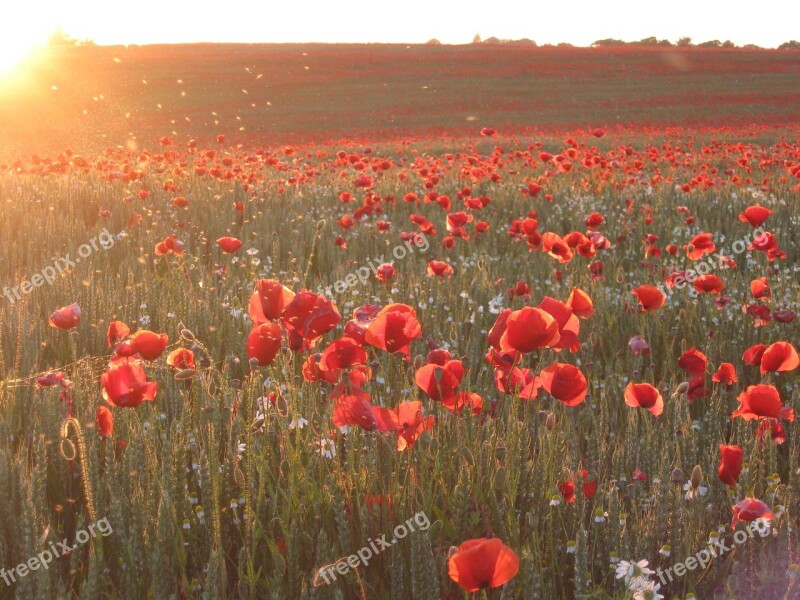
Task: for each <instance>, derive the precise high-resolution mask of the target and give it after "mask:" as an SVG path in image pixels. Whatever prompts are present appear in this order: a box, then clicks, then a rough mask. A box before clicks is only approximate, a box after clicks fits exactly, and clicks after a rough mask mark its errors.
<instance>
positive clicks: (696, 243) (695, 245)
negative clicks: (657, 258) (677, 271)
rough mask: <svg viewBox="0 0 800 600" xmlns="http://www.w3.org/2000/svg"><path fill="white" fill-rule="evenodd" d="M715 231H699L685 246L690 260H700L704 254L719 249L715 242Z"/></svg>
mask: <svg viewBox="0 0 800 600" xmlns="http://www.w3.org/2000/svg"><path fill="white" fill-rule="evenodd" d="M713 237H714V234H713V233H698V234H697V235H696V236H694V237H693V238H692V240H691V241H690V242H689V243H688V244H687V245H685V246H684V247H683V248H684V250H686V256H688V257H689V259H690V260H700V259H701V258H702V257H703V255H704V254H711V253H712V252H714V250H716V249H717V246H716V245H715V244H714V242H713Z"/></svg>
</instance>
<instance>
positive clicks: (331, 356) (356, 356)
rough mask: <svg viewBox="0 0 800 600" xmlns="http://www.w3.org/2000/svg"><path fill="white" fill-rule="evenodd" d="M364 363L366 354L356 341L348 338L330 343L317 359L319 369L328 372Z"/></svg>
mask: <svg viewBox="0 0 800 600" xmlns="http://www.w3.org/2000/svg"><path fill="white" fill-rule="evenodd" d="M366 361H367V352H366V351H365V350H364V348H362V347H361V345H360V344H359V343H358V342H357V341H356V340H354V339H352V338H349V337H344V338H341V339H338V340H336V341H333V342H331V343H330V344H329V345H328V347H327V348H325V350H324V351H323V352H322V354H321V355H320V358H319V364H320V368H321V369H322V370H328V371H334V370H337V369H346V368H348V367H352V366H353V365H359V364H364V363H365V362H366Z"/></svg>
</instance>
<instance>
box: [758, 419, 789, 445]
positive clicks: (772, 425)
mask: <svg viewBox="0 0 800 600" xmlns="http://www.w3.org/2000/svg"><path fill="white" fill-rule="evenodd" d="M767 432H769V436H770V438H771V439H772V441H773V442H775V443H776V444H782V443H783V442H785V441H786V430H785V429H784V428H783V425H781V422H780V421H778V419H771V418H766V419H762V420H761V422H760V423H759V424H758V429H757V430H756V437H758V439H759V441H761V440H763V439H764V436H765V435H766V434H767Z"/></svg>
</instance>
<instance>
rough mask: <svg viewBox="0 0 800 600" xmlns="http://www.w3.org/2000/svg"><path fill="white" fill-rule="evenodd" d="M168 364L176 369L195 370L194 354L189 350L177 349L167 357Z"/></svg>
mask: <svg viewBox="0 0 800 600" xmlns="http://www.w3.org/2000/svg"><path fill="white" fill-rule="evenodd" d="M167 364H168V365H169V366H170V367H174V368H175V369H194V368H195V365H194V352H192V351H191V350H189V349H188V348H176V349H175V350H173V351H172V352H170V353H169V354H168V355H167Z"/></svg>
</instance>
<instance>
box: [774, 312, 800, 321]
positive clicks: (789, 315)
mask: <svg viewBox="0 0 800 600" xmlns="http://www.w3.org/2000/svg"><path fill="white" fill-rule="evenodd" d="M772 318H773V319H775V322H776V323H791V322H792V321H794V320H795V318H797V314H795V312H794V311H793V310H776V311H775V312H774V313H772Z"/></svg>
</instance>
